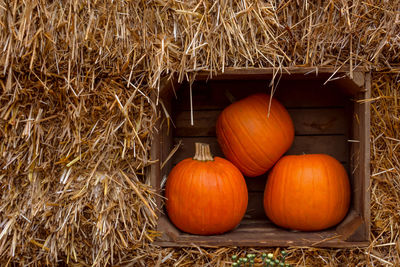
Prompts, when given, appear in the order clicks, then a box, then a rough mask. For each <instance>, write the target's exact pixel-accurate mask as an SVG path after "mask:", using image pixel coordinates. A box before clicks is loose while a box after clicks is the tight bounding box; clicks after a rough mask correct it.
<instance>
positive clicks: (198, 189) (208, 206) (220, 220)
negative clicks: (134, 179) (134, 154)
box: [165, 143, 248, 235]
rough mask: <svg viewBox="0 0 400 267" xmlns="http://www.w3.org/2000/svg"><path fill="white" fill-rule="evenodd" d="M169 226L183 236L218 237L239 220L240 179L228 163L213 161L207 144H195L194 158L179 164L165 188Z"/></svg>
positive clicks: (244, 196)
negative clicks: (170, 222)
mask: <svg viewBox="0 0 400 267" xmlns="http://www.w3.org/2000/svg"><path fill="white" fill-rule="evenodd" d="M165 196H166V198H167V200H166V208H167V213H168V216H169V218H170V219H171V221H172V223H173V224H174V225H175V226H176V227H178V228H179V229H181V230H182V231H184V232H187V233H191V234H198V235H213V234H221V233H224V232H227V231H229V230H232V229H233V228H235V227H236V226H237V225H238V224H239V222H240V221H241V220H242V218H243V216H244V214H245V212H246V209H247V201H248V193H247V186H246V182H245V180H244V177H243V175H242V174H241V173H240V171H239V170H238V169H237V168H236V167H235V166H234V165H233V164H232V163H230V162H229V161H227V160H226V159H223V158H219V157H215V158H213V157H212V155H211V153H210V147H209V145H208V144H201V143H196V155H195V156H194V157H193V158H187V159H185V160H183V161H181V162H179V163H178V164H177V165H176V166H175V167H174V168H173V169H172V170H171V172H170V174H169V176H168V179H167V184H166V188H165Z"/></svg>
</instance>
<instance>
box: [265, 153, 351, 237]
mask: <svg viewBox="0 0 400 267" xmlns="http://www.w3.org/2000/svg"><path fill="white" fill-rule="evenodd" d="M349 205H350V183H349V178H348V176H347V173H346V170H345V169H344V167H343V166H342V164H340V162H339V161H337V160H336V159H334V158H333V157H331V156H329V155H325V154H311V155H291V156H285V157H282V158H281V159H280V160H279V161H278V162H277V163H276V165H275V166H274V167H273V168H272V170H271V172H270V174H269V176H268V180H267V183H266V186H265V191H264V210H265V213H266V215H267V216H268V218H269V219H270V220H271V221H272V222H273V223H275V224H276V225H278V226H281V227H283V228H288V229H293V230H301V231H318V230H323V229H326V228H329V227H332V226H334V225H336V224H338V223H339V222H341V221H342V219H343V218H344V217H345V215H346V214H347V211H348V209H349Z"/></svg>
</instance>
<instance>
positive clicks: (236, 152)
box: [217, 94, 294, 177]
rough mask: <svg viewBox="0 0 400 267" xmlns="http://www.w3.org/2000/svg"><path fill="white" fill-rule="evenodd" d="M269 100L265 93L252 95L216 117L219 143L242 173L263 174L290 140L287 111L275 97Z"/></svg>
mask: <svg viewBox="0 0 400 267" xmlns="http://www.w3.org/2000/svg"><path fill="white" fill-rule="evenodd" d="M270 101H271V98H270V96H269V95H267V94H255V95H251V96H249V97H247V98H244V99H242V100H240V101H238V102H235V103H233V104H231V105H230V106H228V107H227V108H225V109H224V110H223V111H222V113H221V114H220V116H219V118H218V121H217V137H218V143H219V144H220V146H221V149H222V151H223V153H224V155H225V156H226V157H227V159H228V160H230V161H231V162H232V163H233V164H235V165H236V167H238V168H239V169H240V170H241V172H242V173H243V174H244V175H245V176H249V177H255V176H259V175H261V174H263V173H265V172H266V171H267V170H268V169H270V168H271V167H272V166H273V165H274V164H275V162H276V161H277V160H278V159H279V158H280V157H281V156H282V155H283V154H284V153H285V152H286V151H287V150H288V149H289V148H290V146H291V145H292V143H293V139H294V127H293V122H292V120H291V118H290V115H289V113H288V112H287V110H286V109H285V107H284V106H283V105H282V104H281V103H279V102H278V101H277V100H276V99H274V98H272V101H271V102H270ZM270 103H271V105H269V104H270Z"/></svg>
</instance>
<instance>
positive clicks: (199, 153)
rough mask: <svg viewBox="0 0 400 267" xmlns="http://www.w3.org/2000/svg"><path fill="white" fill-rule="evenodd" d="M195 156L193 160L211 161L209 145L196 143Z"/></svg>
mask: <svg viewBox="0 0 400 267" xmlns="http://www.w3.org/2000/svg"><path fill="white" fill-rule="evenodd" d="M195 145H196V154H195V155H194V157H193V159H194V160H199V161H213V160H214V158H213V156H212V154H211V151H210V145H209V144H205V143H196V144H195Z"/></svg>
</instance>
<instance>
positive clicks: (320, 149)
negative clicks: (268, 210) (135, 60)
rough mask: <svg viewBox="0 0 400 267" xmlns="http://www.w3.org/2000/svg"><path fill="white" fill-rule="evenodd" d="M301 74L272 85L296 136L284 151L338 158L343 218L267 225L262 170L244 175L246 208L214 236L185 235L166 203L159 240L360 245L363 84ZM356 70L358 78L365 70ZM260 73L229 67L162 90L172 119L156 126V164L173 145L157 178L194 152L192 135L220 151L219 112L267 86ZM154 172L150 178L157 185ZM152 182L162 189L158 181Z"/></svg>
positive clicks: (363, 239)
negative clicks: (344, 192) (308, 224)
mask: <svg viewBox="0 0 400 267" xmlns="http://www.w3.org/2000/svg"><path fill="white" fill-rule="evenodd" d="M305 77H307V76H304V75H298V76H296V75H294V77H293V76H289V77H286V76H283V77H282V78H281V79H280V81H279V83H278V86H277V87H276V89H275V92H274V97H275V98H276V99H278V100H279V101H280V102H281V103H282V104H283V105H284V106H285V107H286V108H287V110H288V112H289V114H290V115H291V117H292V120H293V123H294V126H295V139H294V142H293V145H292V147H291V148H290V149H289V151H287V153H286V154H287V155H292V154H293V155H297V154H303V153H305V154H316V153H325V154H328V155H331V156H333V157H334V158H336V159H337V160H338V161H340V162H341V163H342V164H343V165H344V167H345V168H346V170H347V173H348V174H349V178H350V181H351V186H352V202H351V208H350V211H349V213H348V215H347V217H346V218H345V219H344V221H343V222H342V223H341V224H339V225H338V226H336V227H333V228H331V229H328V230H325V231H320V232H311V233H310V232H296V231H290V230H285V229H281V228H279V227H277V226H275V225H273V224H272V223H271V222H270V221H269V220H268V218H267V217H266V215H265V213H264V209H263V193H264V188H265V183H266V180H267V176H268V172H267V173H266V174H264V175H261V176H259V177H250V178H247V177H245V179H246V183H247V188H248V191H249V202H248V208H247V212H246V214H245V217H244V219H243V220H242V222H241V223H240V225H239V226H238V227H237V228H236V229H235V230H233V231H231V232H228V233H226V234H223V235H218V236H217V235H215V236H196V235H190V234H186V233H183V232H181V231H179V230H178V229H177V228H175V227H174V226H173V225H172V224H171V222H170V221H169V220H168V217H167V216H166V212H165V209H162V213H160V219H159V225H158V229H159V231H161V232H162V233H163V234H162V236H161V237H160V238H158V240H157V243H158V244H159V245H163V246H190V245H203V246H229V245H232V246H292V245H299V246H304V245H307V246H328V247H351V246H362V245H366V244H367V241H368V232H369V228H368V220H369V217H368V216H367V214H366V212H368V205H369V199H368V196H367V193H366V192H365V187H366V184H365V183H366V177H365V176H366V175H367V174H366V173H364V172H368V171H366V170H365V168H364V167H365V166H363V164H365V161H367V160H368V159H365V156H366V153H367V152H368V153H369V151H364V150H363V151H361V149H360V148H361V147H363V146H364V143H368V141H367V140H361V139H362V138H365V131H366V130H368V129H364V128H365V127H363V126H364V124H367V122H365V121H364V120H365V119H366V118H364V117H365V110H364V108H365V107H364V106H365V105H366V103H361V102H357V100H359V99H363V98H364V97H365V96H366V93H367V91H368V90H366V89H365V86H363V84H362V86H358V85H357V84H355V83H354V81H353V80H351V79H349V78H344V79H342V80H341V81H340V82H328V83H326V84H324V83H325V81H326V79H327V78H328V77H329V76H328V74H325V75H324V74H320V75H319V76H315V77H314V76H313V78H311V79H310V78H305ZM361 77H362V79H363V80H364V82H365V80H366V78H365V75H363V76H361ZM266 78H268V76H262V75H261V76H254V77H252V76H251V75H244V76H243V75H238V74H235V75H231V76H230V75H226V78H224V77H223V76H222V77H219V79H215V80H198V81H195V82H194V83H193V84H192V86H191V89H190V85H189V84H182V85H180V86H178V87H177V86H175V87H174V88H172V89H171V88H170V89H167V90H169V91H170V92H169V93H168V92H167V93H166V92H164V94H163V97H164V99H162V101H163V104H164V108H165V109H166V110H168V111H169V114H170V115H171V118H172V122H173V124H170V126H169V127H166V126H167V125H165V121H164V125H160V126H161V128H163V129H164V130H163V131H161V132H160V134H159V135H160V136H159V139H160V148H159V154H160V158H161V159H162V160H161V163H160V164H162V163H163V162H164V161H165V160H166V159H167V157H168V156H167V155H168V153H169V152H170V151H171V149H172V148H173V147H174V146H176V145H177V144H180V145H179V148H178V150H177V151H176V152H175V154H174V155H173V156H172V158H170V159H169V160H168V161H167V163H166V164H162V165H163V166H162V170H161V172H160V174H159V176H160V178H161V176H163V177H164V179H165V178H166V176H167V175H168V173H169V171H170V170H171V168H172V167H173V166H175V165H176V164H177V163H178V162H180V161H181V160H183V159H185V158H189V157H193V156H194V153H195V143H196V142H202V143H208V144H210V147H211V152H212V154H213V156H219V157H224V155H223V154H222V152H221V149H220V147H219V145H218V142H217V138H216V132H215V131H216V130H215V125H216V121H217V118H218V116H219V114H220V113H221V111H222V110H223V109H224V108H225V107H227V106H228V105H229V104H230V103H232V101H237V100H240V99H242V98H244V97H246V96H248V95H251V94H254V93H259V92H264V93H271V89H270V86H269V83H270V79H266ZM346 79H347V80H346ZM171 92H172V93H171ZM363 112H364V113H363ZM368 119H369V117H368ZM161 124H163V123H161ZM368 125H369V124H368ZM165 128H166V129H165ZM168 128H169V129H168ZM361 154H362V155H361ZM360 156H361V157H360ZM368 157H369V156H368ZM160 167H161V166H160ZM363 170H364V171H363ZM160 178H159V179H153V180H154V181H155V183H158V184H160ZM161 180H162V179H161ZM158 189H161V191H160V192H161V194H162V193H163V191H162V188H160V187H158ZM205 197H207V196H205ZM366 202H368V203H366Z"/></svg>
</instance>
